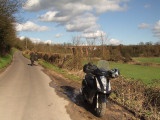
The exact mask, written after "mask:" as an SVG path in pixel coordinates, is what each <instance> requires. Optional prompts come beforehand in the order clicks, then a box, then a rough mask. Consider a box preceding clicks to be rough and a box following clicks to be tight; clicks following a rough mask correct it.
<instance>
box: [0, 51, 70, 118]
mask: <svg viewBox="0 0 160 120" xmlns="http://www.w3.org/2000/svg"><path fill="white" fill-rule="evenodd" d="M42 70H43V68H42V67H40V66H36V65H35V66H30V61H29V60H28V59H26V58H24V57H23V56H22V54H21V52H16V53H15V55H14V58H13V62H12V64H11V65H10V66H9V67H8V68H7V69H6V70H5V71H4V72H2V73H0V120H68V119H70V116H69V115H68V114H67V112H66V108H65V106H66V105H68V102H67V101H66V100H64V99H63V98H60V97H59V96H58V95H56V92H55V90H54V88H51V87H50V86H49V83H50V82H51V80H50V78H49V77H48V76H47V75H46V74H44V73H43V71H42Z"/></svg>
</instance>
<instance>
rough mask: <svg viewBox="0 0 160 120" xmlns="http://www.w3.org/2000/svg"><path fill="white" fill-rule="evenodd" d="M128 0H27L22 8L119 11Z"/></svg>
mask: <svg viewBox="0 0 160 120" xmlns="http://www.w3.org/2000/svg"><path fill="white" fill-rule="evenodd" d="M128 1H129V0H27V2H26V4H25V5H24V7H23V8H24V9H25V10H28V11H40V10H46V9H49V8H54V9H56V10H58V11H61V10H65V11H71V10H75V11H81V12H84V11H86V10H87V11H91V10H95V11H96V12H97V13H102V12H106V11H120V10H124V9H126V8H127V5H126V2H128Z"/></svg>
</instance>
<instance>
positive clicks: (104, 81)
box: [101, 76, 107, 90]
mask: <svg viewBox="0 0 160 120" xmlns="http://www.w3.org/2000/svg"><path fill="white" fill-rule="evenodd" d="M101 81H102V84H103V86H104V89H105V90H106V86H107V79H106V77H104V76H101Z"/></svg>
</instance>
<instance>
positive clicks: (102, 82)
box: [80, 60, 120, 117]
mask: <svg viewBox="0 0 160 120" xmlns="http://www.w3.org/2000/svg"><path fill="white" fill-rule="evenodd" d="M83 71H84V72H85V76H84V79H83V81H82V88H80V94H81V95H82V97H83V100H84V101H86V102H87V103H89V104H91V105H92V107H93V108H94V110H95V113H96V115H97V116H98V117H102V116H103V115H104V114H105V111H106V102H107V99H108V97H109V95H110V93H111V84H110V79H111V78H117V77H118V76H119V75H120V72H119V70H118V69H111V70H109V63H108V62H107V61H105V60H100V61H98V64H97V66H96V65H94V64H92V63H88V64H86V65H84V67H83Z"/></svg>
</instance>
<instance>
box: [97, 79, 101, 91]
mask: <svg viewBox="0 0 160 120" xmlns="http://www.w3.org/2000/svg"><path fill="white" fill-rule="evenodd" d="M96 83H97V88H98V89H99V90H101V86H100V84H99V82H98V80H97V78H96Z"/></svg>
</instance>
